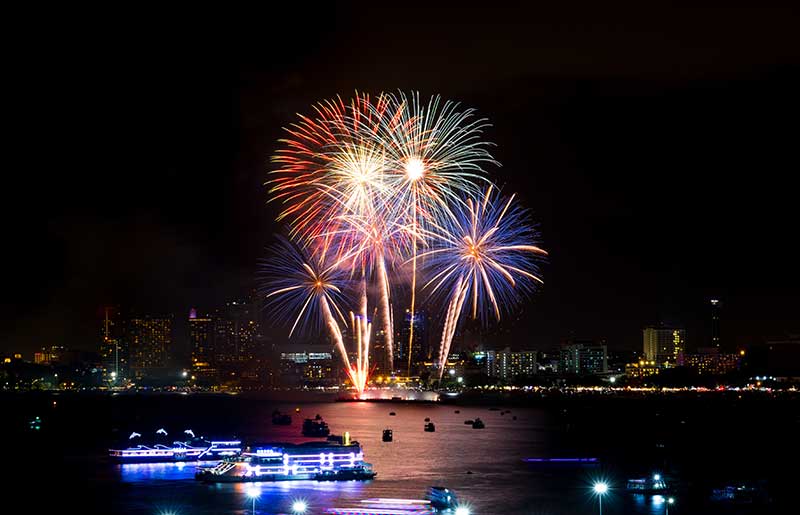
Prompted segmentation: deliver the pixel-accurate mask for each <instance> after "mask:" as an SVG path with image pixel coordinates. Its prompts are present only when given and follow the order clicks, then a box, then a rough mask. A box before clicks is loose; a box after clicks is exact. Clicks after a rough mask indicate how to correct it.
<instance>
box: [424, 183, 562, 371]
mask: <svg viewBox="0 0 800 515" xmlns="http://www.w3.org/2000/svg"><path fill="white" fill-rule="evenodd" d="M459 206H461V207H462V209H454V210H453V214H452V216H451V217H450V220H449V221H448V223H447V224H446V225H441V226H439V227H436V228H435V229H434V230H433V231H432V232H431V238H432V239H433V242H432V244H431V248H430V249H429V250H427V251H425V252H423V253H422V254H420V256H421V257H425V258H427V260H426V264H427V269H428V270H427V271H428V272H429V273H430V279H429V280H428V282H427V283H426V284H425V286H424V288H426V289H429V291H430V294H431V295H436V294H437V293H441V292H445V295H446V296H447V311H446V315H445V323H444V327H443V330H442V340H441V343H440V347H439V362H438V364H439V370H438V373H439V378H440V379H441V376H442V373H443V371H444V366H445V364H446V362H447V356H448V354H449V352H450V344H451V342H452V339H453V335H454V334H455V330H456V328H457V326H458V321H459V318H460V315H461V313H462V311H463V310H464V307H465V304H466V302H467V300H468V299H470V301H469V303H470V304H471V314H472V318H478V317H479V316H480V317H481V318H482V319H485V318H486V317H487V316H490V315H494V317H495V318H496V319H497V320H500V317H501V312H502V311H504V310H508V309H509V308H510V307H511V306H513V305H515V304H516V303H517V302H518V301H519V299H520V297H521V296H522V295H524V294H526V293H530V292H532V291H533V289H534V287H535V284H536V283H541V282H542V280H541V278H540V277H539V276H538V270H537V261H538V260H540V259H541V258H542V257H543V256H546V255H547V252H545V251H544V250H542V249H541V248H540V247H538V246H537V245H536V241H535V233H534V231H533V230H532V229H531V227H530V225H529V224H528V223H526V222H527V221H528V214H527V212H526V211H525V210H523V209H522V208H521V207H519V206H518V205H517V204H516V203H514V196H513V195H512V196H511V197H509V198H502V197H499V196H498V195H495V194H494V193H493V188H492V187H491V186H490V187H489V188H487V190H486V191H485V193H483V194H482V195H481V196H480V197H479V198H477V199H473V198H467V199H466V201H465V202H464V203H463V204H459ZM501 308H502V309H501Z"/></svg>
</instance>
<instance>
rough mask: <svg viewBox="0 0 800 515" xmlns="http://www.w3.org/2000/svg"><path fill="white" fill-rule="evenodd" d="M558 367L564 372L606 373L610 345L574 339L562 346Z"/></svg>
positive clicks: (581, 373) (580, 373)
mask: <svg viewBox="0 0 800 515" xmlns="http://www.w3.org/2000/svg"><path fill="white" fill-rule="evenodd" d="M558 368H559V372H561V373H562V374H578V375H595V374H605V373H607V372H608V347H607V346H606V345H605V344H602V343H600V344H598V343H595V342H594V341H591V340H589V341H586V342H578V341H572V342H571V343H569V344H567V345H564V346H562V347H561V360H560V364H559V367H558Z"/></svg>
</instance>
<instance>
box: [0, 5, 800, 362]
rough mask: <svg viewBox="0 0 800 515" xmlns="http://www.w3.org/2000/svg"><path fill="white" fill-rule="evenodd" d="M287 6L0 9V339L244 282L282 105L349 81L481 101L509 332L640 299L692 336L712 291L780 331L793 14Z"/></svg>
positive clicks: (301, 108) (264, 215) (601, 325)
mask: <svg viewBox="0 0 800 515" xmlns="http://www.w3.org/2000/svg"><path fill="white" fill-rule="evenodd" d="M296 4H297V5H296V6H292V7H284V8H282V10H278V9H277V8H270V9H271V10H269V11H264V12H236V13H221V12H216V11H213V12H212V11H208V12H199V11H184V12H180V13H166V12H133V11H130V12H123V11H119V12H111V11H108V12H96V11H92V12H88V11H87V12H80V11H74V10H72V11H69V12H61V13H59V12H48V13H47V16H44V13H26V14H24V15H23V14H20V15H19V16H18V17H16V18H15V19H14V20H11V19H10V20H9V21H10V25H11V26H12V27H13V28H12V30H11V31H10V32H9V34H8V35H7V36H6V40H7V41H6V49H7V50H8V51H9V53H10V54H11V55H10V59H9V60H8V61H7V62H6V63H5V66H4V69H5V72H6V73H4V75H5V76H6V80H5V81H4V82H6V85H7V86H8V85H10V86H11V92H10V93H8V94H7V95H6V96H5V109H4V111H5V114H6V127H7V130H10V132H11V133H12V135H11V136H10V137H9V138H7V143H9V144H10V145H9V153H8V154H7V157H6V166H5V167H4V168H5V169H4V172H3V177H4V179H5V183H4V187H3V192H4V195H3V202H2V204H3V206H2V210H3V222H4V223H3V225H4V227H5V230H4V233H5V234H4V241H5V242H6V243H7V244H6V245H3V249H4V251H3V254H4V255H3V258H4V261H5V262H6V265H5V267H4V270H5V272H6V273H5V277H4V279H5V280H4V281H3V293H4V294H3V295H2V297H3V303H4V304H5V305H4V306H3V308H2V315H0V316H2V324H1V325H0V351H1V352H12V351H23V352H32V351H33V350H34V349H35V348H38V347H41V346H43V345H52V344H60V345H67V346H72V347H83V348H92V347H94V346H95V345H96V334H97V326H96V322H95V317H96V315H97V312H98V308H99V307H100V306H102V305H103V304H105V303H117V304H122V305H124V306H127V307H129V308H131V309H135V310H138V311H141V312H150V313H161V312H175V313H177V314H179V315H180V316H183V314H184V313H186V312H188V309H189V307H191V306H198V307H199V308H201V309H203V308H211V307H213V306H214V305H216V304H218V303H221V302H223V301H225V300H227V299H229V298H232V297H236V296H240V295H241V294H242V293H244V292H245V291H247V290H248V289H249V288H251V287H252V286H253V284H254V274H255V270H256V266H257V261H258V260H259V259H260V258H262V257H263V256H264V247H265V246H266V245H267V244H269V243H270V242H271V241H272V240H273V236H272V235H273V233H274V232H275V231H276V230H277V229H278V228H277V226H276V225H275V224H274V223H273V221H272V220H273V219H274V216H275V209H274V206H271V205H267V204H266V200H267V195H266V191H265V188H264V187H263V182H264V180H265V179H266V173H267V171H268V169H269V156H270V155H271V154H272V153H273V152H274V150H275V149H276V148H277V142H276V140H277V139H278V138H279V137H281V126H284V125H286V124H288V123H290V122H292V121H293V120H294V113H297V112H301V113H305V112H308V111H309V108H310V105H311V104H313V103H314V102H316V101H318V100H321V99H323V98H328V97H332V96H335V95H337V94H340V95H342V96H348V95H350V94H351V93H352V92H353V91H354V90H356V89H357V90H359V91H367V92H371V93H373V94H375V93H378V92H380V91H387V90H397V89H403V90H405V91H409V90H412V89H413V90H418V91H420V92H421V93H422V94H423V95H430V94H434V93H439V94H441V95H442V96H444V97H445V98H448V99H453V100H458V101H461V102H463V103H464V104H465V105H468V106H471V107H474V108H476V109H477V110H478V112H479V114H480V115H482V116H485V117H487V118H489V119H490V120H491V122H492V124H493V128H492V129H491V130H490V131H489V132H488V133H487V137H488V138H489V139H491V140H492V141H494V142H495V143H497V148H496V149H495V151H494V155H495V157H496V158H497V159H498V160H499V161H500V162H501V163H502V164H503V167H502V169H500V170H499V171H498V172H497V173H496V174H495V175H494V177H495V179H496V180H497V181H498V182H499V183H500V184H502V185H504V186H505V188H506V190H507V191H509V192H511V191H516V192H518V193H519V195H520V197H521V198H522V199H523V202H524V203H525V205H526V206H528V207H529V208H531V209H532V211H533V213H534V216H535V218H536V219H537V220H538V221H539V223H540V226H539V229H540V232H541V233H542V237H543V241H544V246H545V247H546V248H547V249H548V250H550V263H549V264H548V265H546V266H545V268H544V276H545V281H546V284H545V286H544V288H542V290H541V291H540V292H539V293H538V294H537V295H536V296H535V297H534V299H533V300H532V301H530V302H527V303H525V304H524V305H523V306H522V307H521V314H522V316H520V317H519V321H518V322H516V323H514V324H510V323H508V324H507V329H508V330H509V331H510V334H511V335H512V336H511V337H510V339H511V340H512V341H513V343H516V344H517V345H518V346H520V347H534V348H536V347H539V348H542V347H546V346H550V345H552V344H554V343H556V342H558V340H559V339H560V338H562V337H565V336H570V335H574V336H589V337H606V338H607V339H608V342H609V344H610V345H611V346H612V347H615V348H639V346H640V342H641V327H642V326H643V325H644V324H648V323H653V322H658V321H664V322H668V323H679V324H684V325H686V326H687V327H688V328H689V330H690V336H689V338H690V344H695V345H696V344H702V343H703V340H704V338H705V337H706V336H705V327H704V321H705V319H706V318H707V317H708V312H707V310H706V303H707V300H708V298H709V297H710V296H718V297H720V298H722V299H723V301H724V310H725V311H724V315H723V338H725V339H728V340H729V341H730V342H731V343H736V344H743V343H747V342H750V341H753V340H758V339H761V338H763V337H767V336H773V335H781V334H784V333H786V332H791V331H794V332H799V331H800V316H798V313H800V272H798V266H797V264H798V261H800V255H799V254H798V243H797V240H798V234H800V231H799V230H798V221H799V220H800V214H799V213H800V211H798V198H800V195H798V189H797V186H798V180H797V175H798V173H799V172H800V166H799V165H800V157H798V127H799V126H800V100H798V94H799V93H798V92H800V36H798V32H797V27H798V26H800V16H798V13H797V12H796V11H790V10H786V9H778V8H761V9H755V10H753V9H711V8H692V9H675V8H652V7H650V8H649V9H648V10H645V9H643V8H642V7H637V8H626V9H619V10H608V9H605V8H603V9H599V8H597V7H591V8H580V7H575V6H572V7H570V8H568V9H567V8H565V9H563V10H561V11H557V10H552V9H553V8H550V7H548V8H547V9H539V8H536V7H525V8H523V7H513V8H512V7H508V8H502V9H494V10H489V9H486V8H484V9H467V8H463V7H459V6H458V4H454V5H452V6H450V7H447V8H432V7H431V6H432V5H433V4H434V2H428V3H425V4H420V5H417V6H411V5H410V4H386V5H387V6H386V7H380V6H379V5H378V3H376V4H374V5H364V6H355V5H351V6H350V7H341V8H334V7H332V6H330V7H324V8H320V7H312V6H311V5H310V4H306V3H301V2H297V3H296ZM649 4H650V3H649V2H648V3H644V4H641V5H642V6H644V5H649ZM506 339H507V340H508V339H509V337H508V336H506Z"/></svg>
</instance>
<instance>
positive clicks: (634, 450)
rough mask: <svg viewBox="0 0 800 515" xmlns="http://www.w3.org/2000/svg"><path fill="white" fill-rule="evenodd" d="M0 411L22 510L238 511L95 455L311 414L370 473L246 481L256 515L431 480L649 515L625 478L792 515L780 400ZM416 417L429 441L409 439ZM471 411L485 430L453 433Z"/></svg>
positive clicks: (491, 496)
mask: <svg viewBox="0 0 800 515" xmlns="http://www.w3.org/2000/svg"><path fill="white" fill-rule="evenodd" d="M53 402H55V403H56V404H55V405H54V404H53ZM3 404H4V412H5V413H6V420H5V423H4V424H3V427H4V429H5V431H4V438H6V441H9V442H13V444H12V454H11V455H10V456H9V460H8V461H6V467H5V472H4V474H6V475H8V476H9V477H10V479H7V480H6V481H4V484H5V485H6V487H8V488H9V491H10V492H17V493H18V494H21V495H18V496H17V497H16V498H18V499H23V500H25V507H26V510H25V512H26V513H39V512H41V513H45V512H46V513H52V512H53V510H56V511H57V512H64V513H66V512H67V511H69V512H71V513H76V512H77V513H119V514H137V515H138V514H148V515H151V514H152V515H155V514H168V513H172V514H212V513H213V514H241V515H245V514H249V513H252V510H253V504H252V501H251V500H250V499H248V498H247V496H246V488H247V487H248V486H249V485H244V484H220V485H213V484H212V485H209V484H204V483H200V482H197V481H196V480H195V479H194V470H195V469H194V464H192V463H187V464H137V465H115V464H113V463H110V462H109V461H108V460H107V459H106V458H105V450H106V449H107V448H108V446H110V445H112V443H113V442H114V441H119V440H123V441H124V440H125V437H126V436H127V435H129V434H130V432H131V431H137V432H139V433H142V434H143V435H145V436H147V435H154V434H155V431H156V430H157V429H159V428H161V427H163V428H165V429H166V430H167V431H168V432H170V434H171V435H180V434H181V433H182V432H183V430H185V429H192V430H193V431H194V432H195V433H196V434H198V435H200V434H205V435H217V436H227V435H236V436H238V437H240V438H242V439H244V440H245V441H251V442H252V441H258V442H264V441H279V442H295V443H298V442H303V441H308V440H310V439H308V438H304V437H302V436H301V435H300V425H301V424H302V420H303V418H305V417H314V416H315V415H316V414H320V415H321V416H322V417H323V418H324V420H326V421H327V422H328V424H329V426H330V428H331V432H332V434H341V433H343V432H344V431H349V432H350V434H351V436H352V438H353V439H355V440H357V441H358V442H360V443H361V445H362V446H363V449H364V453H365V459H366V461H368V462H370V463H372V464H373V466H374V469H375V470H376V471H377V472H378V476H377V477H376V479H375V480H373V481H366V482H354V481H350V482H315V481H296V482H277V483H258V484H256V487H257V488H258V489H259V492H260V496H259V497H258V499H257V500H256V502H255V511H256V513H260V514H279V513H290V506H291V503H292V501H293V500H296V499H303V500H305V501H306V502H307V503H308V504H309V507H310V508H309V511H308V513H310V514H322V513H324V512H325V510H326V509H329V508H334V507H348V506H354V505H356V504H358V503H359V501H361V500H363V499H367V498H375V497H392V498H398V497H399V498H416V499H419V498H422V497H423V495H424V493H425V491H426V489H427V488H428V487H429V486H432V485H441V486H446V487H448V488H451V489H453V490H455V492H456V493H457V495H458V496H459V498H460V499H461V500H462V501H463V502H465V503H468V504H469V505H470V507H471V512H472V513H473V514H476V515H479V514H484V515H489V514H530V515H538V514H574V513H587V514H591V513H598V502H597V499H596V498H595V497H594V496H593V495H592V493H591V485H592V483H593V482H594V481H596V480H601V479H602V480H605V481H607V482H608V483H609V485H610V487H611V490H610V492H609V494H608V495H606V496H605V497H604V499H603V513H604V514H607V515H610V514H621V513H631V514H662V513H666V505H665V504H664V503H663V502H661V501H662V499H660V498H653V497H652V496H638V497H637V496H633V495H630V494H628V493H626V492H625V491H624V486H625V480H626V479H627V478H628V477H635V476H641V475H646V474H650V473H652V472H655V471H657V472H661V473H663V474H666V475H668V476H675V477H678V478H680V479H681V486H682V489H681V490H680V491H678V492H677V493H676V494H675V497H676V501H677V502H676V504H674V505H672V506H671V507H670V509H669V513H672V514H676V515H677V514H682V513H683V514H685V513H737V514H738V513H795V512H800V511H796V510H793V509H792V508H793V507H796V506H792V503H791V497H792V495H793V492H792V486H791V485H792V482H793V481H795V480H794V474H793V473H790V472H789V473H786V472H783V470H786V469H788V470H791V469H792V468H793V467H796V465H797V461H796V460H797V459H798V457H799V455H800V454H799V453H798V445H800V443H799V442H800V436H799V435H798V429H799V428H800V425H798V412H797V411H796V410H797V403H796V402H795V401H775V400H769V401H764V400H763V399H762V400H758V401H756V400H753V401H751V402H748V401H747V400H744V401H742V400H735V401H733V400H715V401H708V400H685V399H684V400H671V399H660V400H652V399H651V400H631V399H621V400H613V399H560V400H558V401H552V400H551V401H548V402H540V403H528V405H513V406H511V405H498V406H499V407H500V408H501V410H505V409H510V410H511V413H506V414H501V413H502V411H501V410H489V409H488V408H489V406H488V405H481V406H464V405H447V404H410V403H368V402H357V403H354V402H302V399H298V400H295V401H292V402H281V401H279V400H274V399H272V400H270V399H259V398H247V397H243V396H228V395H187V396H182V395H130V396H128V395H121V396H116V397H111V396H108V395H104V396H88V395H85V396H79V395H57V396H53V395H45V394H41V395H35V396H34V395H28V396H23V395H18V396H5V397H3ZM296 408H299V409H300V412H299V413H297V412H295V409H296ZM275 409H280V410H283V411H286V412H291V414H292V418H293V420H292V425H291V426H275V425H273V424H272V423H271V413H272V411H273V410H275ZM455 410H460V413H455ZM390 411H394V412H396V416H390V415H389V412H390ZM37 415H38V416H40V417H41V419H42V420H43V422H42V429H41V430H39V431H33V430H30V429H28V427H26V426H25V423H26V421H27V420H28V419H30V418H31V417H32V416H37ZM512 416H516V417H517V419H516V420H513V419H512ZM426 417H429V418H430V419H431V421H433V422H434V423H435V424H436V432H434V433H428V432H424V431H423V426H424V424H425V422H424V419H425V418H426ZM476 417H480V418H481V419H482V420H483V421H484V422H485V423H486V428H485V429H482V430H478V429H472V427H471V426H469V425H465V424H464V420H465V419H474V418H476ZM385 428H391V429H392V430H393V432H394V441H393V442H391V443H384V442H382V441H381V433H382V430H383V429H385ZM530 457H597V458H598V459H599V460H600V464H599V465H595V466H591V465H589V466H576V467H571V466H561V467H553V466H533V465H531V464H529V463H527V462H525V461H524V459H525V458H530ZM468 472H471V474H470V473H468ZM788 474H791V475H788ZM731 479H765V480H768V481H769V485H770V488H771V490H772V492H771V494H772V496H773V498H774V502H772V503H771V504H768V505H759V506H716V505H712V504H710V503H709V502H708V500H707V497H708V495H707V492H709V491H710V488H711V487H712V486H713V485H714V484H717V483H720V482H724V481H727V480H731ZM76 510H77V511H76ZM4 511H5V510H4Z"/></svg>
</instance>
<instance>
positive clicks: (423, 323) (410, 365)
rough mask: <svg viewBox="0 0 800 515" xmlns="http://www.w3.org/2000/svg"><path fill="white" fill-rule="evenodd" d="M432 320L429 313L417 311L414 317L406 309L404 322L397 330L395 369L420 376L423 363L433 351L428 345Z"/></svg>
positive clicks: (421, 310)
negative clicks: (410, 341)
mask: <svg viewBox="0 0 800 515" xmlns="http://www.w3.org/2000/svg"><path fill="white" fill-rule="evenodd" d="M412 318H413V324H414V339H413V342H412V344H411V356H410V357H411V359H410V361H409V345H408V340H409V338H410V336H411V324H412ZM429 326H430V319H429V317H428V313H427V312H426V311H425V310H423V309H419V310H417V312H416V314H415V315H414V316H413V317H412V316H411V311H410V310H408V309H406V311H405V313H404V314H403V322H402V323H401V324H400V326H399V327H398V328H397V331H396V333H397V334H396V336H395V340H394V367H395V369H396V370H399V371H401V372H402V373H406V372H408V374H409V375H414V374H419V372H420V367H421V365H422V363H423V362H424V361H425V360H426V359H429V358H430V357H431V356H430V354H431V349H430V346H429V345H428V327H429Z"/></svg>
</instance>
